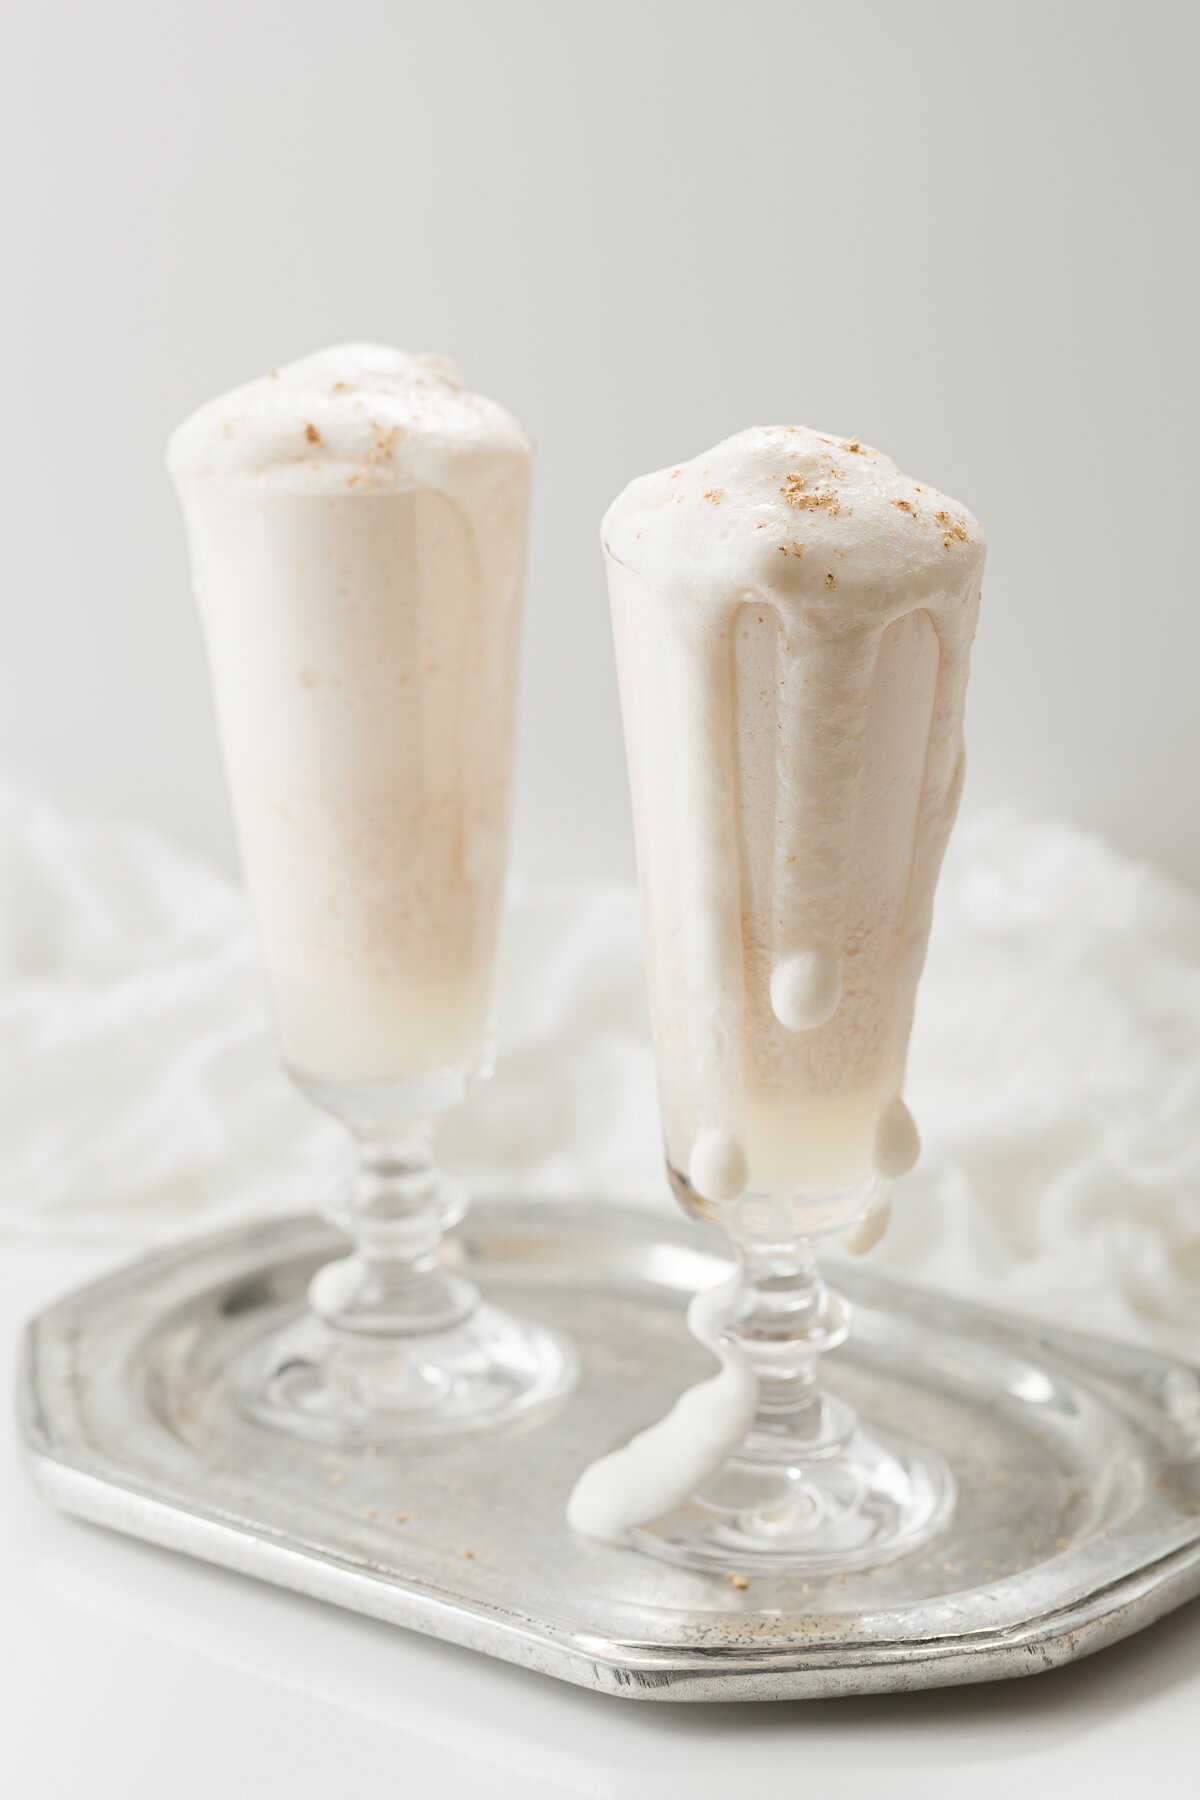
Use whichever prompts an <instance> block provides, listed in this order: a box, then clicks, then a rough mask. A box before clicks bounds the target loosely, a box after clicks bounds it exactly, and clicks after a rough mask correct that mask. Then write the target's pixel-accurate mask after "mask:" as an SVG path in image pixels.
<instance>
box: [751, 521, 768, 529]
mask: <svg viewBox="0 0 1200 1800" xmlns="http://www.w3.org/2000/svg"><path fill="white" fill-rule="evenodd" d="M754 529H755V531H765V530H766V529H767V521H766V519H760V520H759V521H758V524H757V525H756V526H755V527H754Z"/></svg>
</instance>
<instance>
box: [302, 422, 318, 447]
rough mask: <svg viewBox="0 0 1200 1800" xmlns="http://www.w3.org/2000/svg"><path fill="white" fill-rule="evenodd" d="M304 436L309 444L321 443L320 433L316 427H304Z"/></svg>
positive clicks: (309, 425)
mask: <svg viewBox="0 0 1200 1800" xmlns="http://www.w3.org/2000/svg"><path fill="white" fill-rule="evenodd" d="M304 435H305V437H306V438H307V439H308V441H309V443H310V444H319V443H320V441H321V434H320V432H319V431H318V430H317V428H316V426H315V425H313V424H311V423H310V424H308V425H306V426H305V427H304Z"/></svg>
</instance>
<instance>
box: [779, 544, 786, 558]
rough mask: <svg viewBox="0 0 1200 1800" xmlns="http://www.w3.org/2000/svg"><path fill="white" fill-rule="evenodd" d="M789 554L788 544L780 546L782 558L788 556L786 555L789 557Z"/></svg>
mask: <svg viewBox="0 0 1200 1800" xmlns="http://www.w3.org/2000/svg"><path fill="white" fill-rule="evenodd" d="M787 553H788V547H787V545H786V544H780V546H779V554H780V556H786V555H787Z"/></svg>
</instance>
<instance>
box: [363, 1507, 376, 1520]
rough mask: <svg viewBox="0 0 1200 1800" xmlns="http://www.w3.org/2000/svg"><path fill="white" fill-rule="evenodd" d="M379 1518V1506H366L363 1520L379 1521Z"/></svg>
mask: <svg viewBox="0 0 1200 1800" xmlns="http://www.w3.org/2000/svg"><path fill="white" fill-rule="evenodd" d="M378 1517H379V1508H378V1507H377V1506H364V1507H363V1518H364V1519H377V1518H378Z"/></svg>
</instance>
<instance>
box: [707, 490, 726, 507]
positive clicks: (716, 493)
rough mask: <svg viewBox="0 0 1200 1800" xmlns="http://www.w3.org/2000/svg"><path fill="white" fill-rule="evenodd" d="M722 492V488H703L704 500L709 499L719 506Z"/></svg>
mask: <svg viewBox="0 0 1200 1800" xmlns="http://www.w3.org/2000/svg"><path fill="white" fill-rule="evenodd" d="M724 492H725V489H724V488H705V490H704V498H705V499H706V500H711V501H712V503H713V505H714V506H720V504H721V497H722V495H723V494H724Z"/></svg>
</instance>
